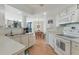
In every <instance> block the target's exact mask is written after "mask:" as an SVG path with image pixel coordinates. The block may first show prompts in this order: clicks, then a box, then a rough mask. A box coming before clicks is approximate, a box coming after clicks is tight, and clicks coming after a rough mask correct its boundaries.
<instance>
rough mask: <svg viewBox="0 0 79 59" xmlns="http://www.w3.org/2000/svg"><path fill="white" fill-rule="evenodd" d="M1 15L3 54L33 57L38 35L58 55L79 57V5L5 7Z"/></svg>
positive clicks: (2, 5) (16, 5)
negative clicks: (40, 35)
mask: <svg viewBox="0 0 79 59" xmlns="http://www.w3.org/2000/svg"><path fill="white" fill-rule="evenodd" d="M25 7H26V8H25ZM0 15H1V16H0V39H1V41H0V48H1V50H0V55H25V54H26V55H30V54H29V50H28V49H29V48H31V47H34V45H35V44H36V42H37V41H36V40H37V39H36V35H35V33H36V32H42V33H43V35H44V41H46V44H48V45H49V46H50V47H51V49H52V50H54V52H55V53H56V54H57V55H79V20H78V19H79V4H22V5H21V4H1V5H0ZM43 35H42V36H43ZM38 36H39V35H38ZM38 41H40V40H38ZM40 46H42V45H41V44H40ZM38 47H39V46H38ZM46 51H47V50H46ZM51 53H52V52H51ZM56 54H55V55H56ZM41 55H44V54H41ZM49 55H50V54H49Z"/></svg>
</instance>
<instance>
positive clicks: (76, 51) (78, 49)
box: [72, 42, 79, 55]
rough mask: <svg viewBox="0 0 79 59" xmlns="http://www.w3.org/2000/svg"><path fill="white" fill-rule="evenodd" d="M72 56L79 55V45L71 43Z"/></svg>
mask: <svg viewBox="0 0 79 59" xmlns="http://www.w3.org/2000/svg"><path fill="white" fill-rule="evenodd" d="M72 55H79V43H76V42H72Z"/></svg>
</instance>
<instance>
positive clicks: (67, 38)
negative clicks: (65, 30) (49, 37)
mask: <svg viewBox="0 0 79 59" xmlns="http://www.w3.org/2000/svg"><path fill="white" fill-rule="evenodd" d="M57 36H59V35H57ZM59 37H61V38H64V39H66V40H71V41H74V42H77V43H79V38H69V37H65V36H59Z"/></svg>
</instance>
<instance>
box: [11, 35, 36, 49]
mask: <svg viewBox="0 0 79 59" xmlns="http://www.w3.org/2000/svg"><path fill="white" fill-rule="evenodd" d="M10 38H11V39H13V40H15V41H17V42H19V43H21V44H23V45H24V46H26V49H27V48H29V47H31V46H32V45H34V43H35V36H34V35H33V34H24V35H14V36H10Z"/></svg>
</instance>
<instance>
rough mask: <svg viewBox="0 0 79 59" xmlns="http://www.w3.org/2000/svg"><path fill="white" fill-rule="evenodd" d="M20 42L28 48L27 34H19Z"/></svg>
mask: <svg viewBox="0 0 79 59" xmlns="http://www.w3.org/2000/svg"><path fill="white" fill-rule="evenodd" d="M21 43H22V44H23V45H25V46H26V47H27V48H28V43H29V42H28V36H27V35H22V36H21Z"/></svg>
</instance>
